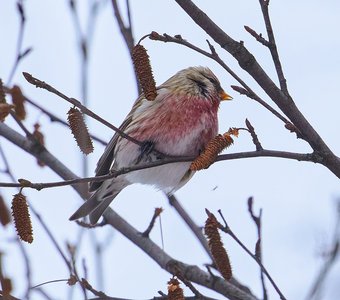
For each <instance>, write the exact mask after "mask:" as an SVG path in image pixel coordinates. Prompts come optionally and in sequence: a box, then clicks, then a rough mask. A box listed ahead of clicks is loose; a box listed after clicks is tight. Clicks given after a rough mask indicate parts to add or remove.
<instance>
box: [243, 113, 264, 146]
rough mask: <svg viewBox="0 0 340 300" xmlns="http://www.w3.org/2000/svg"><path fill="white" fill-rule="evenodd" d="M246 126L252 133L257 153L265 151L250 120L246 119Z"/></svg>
mask: <svg viewBox="0 0 340 300" xmlns="http://www.w3.org/2000/svg"><path fill="white" fill-rule="evenodd" d="M246 126H247V128H248V130H249V133H250V135H251V137H252V139H253V143H254V145H255V147H256V151H261V150H263V147H262V145H261V143H260V141H259V138H258V137H257V134H256V132H255V129H254V127H253V125H251V123H250V122H249V120H248V119H246Z"/></svg>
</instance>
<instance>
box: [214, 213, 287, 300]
mask: <svg viewBox="0 0 340 300" xmlns="http://www.w3.org/2000/svg"><path fill="white" fill-rule="evenodd" d="M218 212H219V214H220V216H221V218H222V219H223V221H224V226H222V225H221V226H220V229H221V230H222V231H224V232H225V233H227V234H229V235H230V236H231V237H232V238H233V239H234V240H235V241H236V243H238V244H239V245H240V246H241V248H242V249H243V250H244V251H245V252H246V253H247V254H248V255H249V256H250V257H251V258H253V259H254V260H255V261H256V262H257V264H258V265H259V266H260V268H261V270H262V271H263V273H264V274H266V276H267V278H268V280H269V281H270V283H271V284H272V285H273V287H274V289H275V290H276V292H277V293H278V294H279V296H280V299H281V300H286V298H285V296H284V295H283V294H282V292H281V290H280V289H279V287H278V286H277V284H276V283H275V281H274V280H273V278H272V277H271V276H270V274H269V273H268V271H267V269H266V268H265V267H264V265H263V264H262V262H261V261H260V260H259V259H258V257H257V255H256V254H253V253H252V252H251V251H250V250H249V249H248V248H247V247H246V246H245V245H244V244H243V243H242V242H241V240H240V239H239V238H238V237H237V236H236V234H235V233H234V232H233V231H232V230H231V228H230V227H229V225H228V223H227V221H226V220H225V218H224V216H223V214H222V212H221V210H218Z"/></svg>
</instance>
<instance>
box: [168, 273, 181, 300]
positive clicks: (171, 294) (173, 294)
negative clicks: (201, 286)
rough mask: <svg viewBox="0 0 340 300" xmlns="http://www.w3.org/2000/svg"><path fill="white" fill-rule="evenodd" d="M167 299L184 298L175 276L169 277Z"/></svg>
mask: <svg viewBox="0 0 340 300" xmlns="http://www.w3.org/2000/svg"><path fill="white" fill-rule="evenodd" d="M168 300H184V294H183V289H182V288H181V287H180V286H179V281H178V280H177V279H176V278H171V279H170V281H169V282H168Z"/></svg>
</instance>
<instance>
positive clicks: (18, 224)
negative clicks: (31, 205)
mask: <svg viewBox="0 0 340 300" xmlns="http://www.w3.org/2000/svg"><path fill="white" fill-rule="evenodd" d="M12 216H13V219H14V224H15V228H16V230H17V233H18V236H19V237H20V239H21V240H23V241H25V242H27V243H32V242H33V229H32V223H31V217H30V213H29V211H28V205H27V201H26V197H25V196H24V195H23V194H22V193H21V192H20V193H19V194H16V195H14V198H13V200H12Z"/></svg>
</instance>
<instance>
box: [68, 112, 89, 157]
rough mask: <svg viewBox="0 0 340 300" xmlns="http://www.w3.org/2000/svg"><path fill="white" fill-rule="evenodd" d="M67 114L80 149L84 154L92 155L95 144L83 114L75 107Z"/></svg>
mask: <svg viewBox="0 0 340 300" xmlns="http://www.w3.org/2000/svg"><path fill="white" fill-rule="evenodd" d="M67 114H68V117H67V120H68V123H69V126H70V128H71V131H72V134H73V136H74V139H75V140H76V142H77V144H78V147H79V148H80V150H81V151H82V152H83V153H84V154H86V155H87V154H90V153H91V152H93V144H92V140H91V137H90V134H89V132H88V130H87V126H86V124H85V121H84V117H83V114H82V113H81V112H80V111H79V110H78V109H77V108H74V107H71V108H70V110H69V111H68V113H67Z"/></svg>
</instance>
